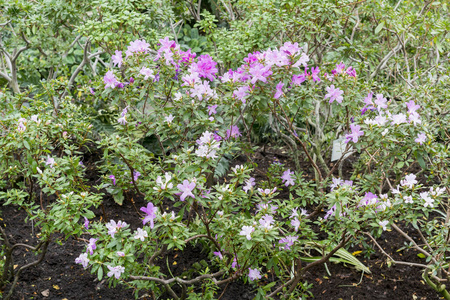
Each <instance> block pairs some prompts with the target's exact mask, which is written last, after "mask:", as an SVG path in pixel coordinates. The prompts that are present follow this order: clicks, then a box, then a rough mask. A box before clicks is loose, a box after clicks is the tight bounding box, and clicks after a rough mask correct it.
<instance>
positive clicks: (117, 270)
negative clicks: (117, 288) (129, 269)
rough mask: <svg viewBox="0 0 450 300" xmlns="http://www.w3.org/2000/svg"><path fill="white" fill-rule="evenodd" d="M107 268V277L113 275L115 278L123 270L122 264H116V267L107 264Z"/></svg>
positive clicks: (117, 277) (118, 276)
mask: <svg viewBox="0 0 450 300" xmlns="http://www.w3.org/2000/svg"><path fill="white" fill-rule="evenodd" d="M107 267H108V269H109V272H108V274H106V275H108V277H112V276H113V275H114V277H116V279H119V278H120V275H121V274H122V273H123V272H125V268H124V267H122V266H116V267H111V266H107Z"/></svg>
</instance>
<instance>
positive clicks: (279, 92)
mask: <svg viewBox="0 0 450 300" xmlns="http://www.w3.org/2000/svg"><path fill="white" fill-rule="evenodd" d="M283 86H284V83H282V82H281V81H280V82H279V83H278V84H277V91H276V92H275V95H274V96H273V97H274V98H275V99H278V98H280V97H281V95H283Z"/></svg>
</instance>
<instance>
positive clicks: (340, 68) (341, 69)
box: [331, 62, 345, 75]
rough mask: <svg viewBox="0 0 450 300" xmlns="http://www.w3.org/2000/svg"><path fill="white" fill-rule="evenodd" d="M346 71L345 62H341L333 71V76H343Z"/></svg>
mask: <svg viewBox="0 0 450 300" xmlns="http://www.w3.org/2000/svg"><path fill="white" fill-rule="evenodd" d="M344 69H345V64H344V63H343V62H340V63H339V64H337V65H336V68H335V69H334V70H332V71H331V73H332V74H333V75H336V74H342V73H343V72H344Z"/></svg>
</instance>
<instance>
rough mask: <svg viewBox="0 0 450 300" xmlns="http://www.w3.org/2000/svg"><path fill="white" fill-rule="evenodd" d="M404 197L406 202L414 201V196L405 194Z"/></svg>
mask: <svg viewBox="0 0 450 300" xmlns="http://www.w3.org/2000/svg"><path fill="white" fill-rule="evenodd" d="M403 199H404V200H405V203H414V202H413V198H412V196H405V197H404V198H403Z"/></svg>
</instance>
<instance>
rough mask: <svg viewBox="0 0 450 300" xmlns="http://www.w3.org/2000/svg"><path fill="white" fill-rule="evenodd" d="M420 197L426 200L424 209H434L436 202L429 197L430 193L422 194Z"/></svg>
mask: <svg viewBox="0 0 450 300" xmlns="http://www.w3.org/2000/svg"><path fill="white" fill-rule="evenodd" d="M420 197H421V198H422V199H423V200H425V203H424V204H423V206H424V207H428V206H430V207H434V200H433V199H432V198H431V197H430V196H429V194H428V192H423V193H420Z"/></svg>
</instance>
